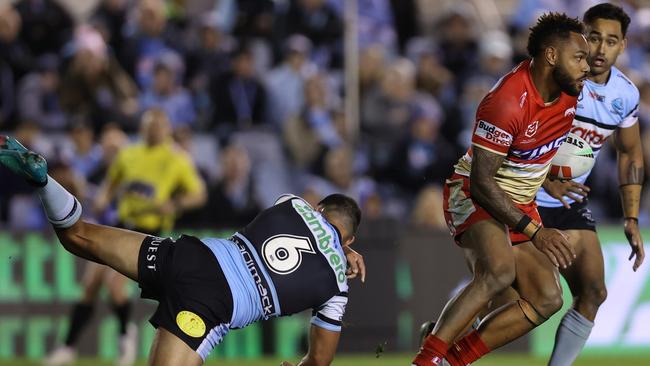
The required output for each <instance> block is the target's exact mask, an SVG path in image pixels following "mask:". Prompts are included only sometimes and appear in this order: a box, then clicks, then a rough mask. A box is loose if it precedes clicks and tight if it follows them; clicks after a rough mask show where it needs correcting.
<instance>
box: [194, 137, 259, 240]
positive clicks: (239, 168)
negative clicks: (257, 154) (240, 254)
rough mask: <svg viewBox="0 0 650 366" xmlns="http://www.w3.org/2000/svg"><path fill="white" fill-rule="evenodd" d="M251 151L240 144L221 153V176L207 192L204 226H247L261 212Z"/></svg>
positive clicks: (233, 145)
mask: <svg viewBox="0 0 650 366" xmlns="http://www.w3.org/2000/svg"><path fill="white" fill-rule="evenodd" d="M253 180H254V177H253V174H252V170H251V161H250V158H249V156H248V152H247V151H246V149H244V148H243V147H241V146H239V145H237V144H231V145H229V146H227V147H225V148H224V149H223V150H222V151H221V177H220V178H219V181H218V182H217V183H216V184H214V185H212V186H211V187H210V188H209V190H208V204H207V205H206V207H205V210H204V212H205V215H204V217H203V220H201V221H202V223H203V225H204V227H205V226H209V227H217V228H237V227H240V226H242V225H245V224H246V223H248V222H249V221H250V220H252V219H254V218H255V216H256V215H257V214H258V213H259V212H260V211H261V207H262V206H261V204H260V201H259V200H258V199H257V196H256V193H255V185H254V182H253Z"/></svg>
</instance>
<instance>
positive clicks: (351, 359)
mask: <svg viewBox="0 0 650 366" xmlns="http://www.w3.org/2000/svg"><path fill="white" fill-rule="evenodd" d="M411 357H412V355H384V356H381V357H379V358H376V357H374V356H369V355H359V356H344V357H339V358H337V359H336V360H335V361H334V363H333V365H335V366H409V365H410V361H411ZM280 363H281V360H276V359H264V360H227V361H226V360H223V361H211V362H208V363H206V365H207V366H278V365H280ZM622 363H624V364H625V366H648V365H650V358H624V359H621V358H606V357H598V358H582V359H580V360H578V361H577V362H576V363H575V364H574V366H611V365H616V364H622ZM0 364H1V365H3V366H36V365H39V363H38V362H34V361H25V360H18V361H9V360H2V359H0ZM109 365H113V363H112V362H108V361H99V360H97V359H82V360H80V361H79V362H78V363H77V364H76V366H109ZM145 365H146V363H145V362H144V361H141V362H139V363H138V364H137V366H145ZM474 365H476V366H546V360H544V359H539V358H537V359H536V358H532V357H530V356H526V355H492V356H489V357H486V358H485V359H483V360H481V361H479V362H476V363H475V364H474Z"/></svg>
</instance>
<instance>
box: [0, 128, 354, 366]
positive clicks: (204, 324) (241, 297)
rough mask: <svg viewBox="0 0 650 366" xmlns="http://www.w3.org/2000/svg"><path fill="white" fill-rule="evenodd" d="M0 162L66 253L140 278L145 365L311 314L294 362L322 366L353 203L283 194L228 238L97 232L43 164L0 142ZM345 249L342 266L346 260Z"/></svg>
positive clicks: (343, 289)
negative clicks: (29, 190) (22, 181)
mask: <svg viewBox="0 0 650 366" xmlns="http://www.w3.org/2000/svg"><path fill="white" fill-rule="evenodd" d="M0 163H1V164H3V165H5V166H6V167H8V168H9V169H10V170H12V171H13V172H14V173H16V174H18V175H20V176H22V177H24V178H26V179H27V180H28V181H29V182H31V183H32V184H34V185H35V186H37V187H39V188H38V190H37V193H38V195H39V197H40V199H41V202H42V203H43V207H44V209H45V212H46V214H47V217H48V220H49V221H50V223H51V224H52V226H53V227H54V229H55V231H56V234H57V236H58V238H59V240H60V241H61V243H62V244H63V246H64V247H65V248H66V249H67V250H68V251H70V252H72V253H73V254H75V255H77V256H80V257H83V258H85V259H88V260H91V261H94V262H97V263H100V264H106V265H108V266H110V267H112V268H114V269H115V270H117V271H118V272H120V273H122V274H124V275H125V276H127V277H129V278H131V279H133V280H134V281H137V282H138V283H139V285H140V288H141V289H142V294H141V296H142V297H143V298H150V299H154V300H157V301H158V302H159V305H158V308H157V310H156V312H155V314H154V315H153V316H152V318H151V320H150V322H151V323H152V324H153V326H154V327H156V328H157V331H156V336H155V338H154V341H153V344H152V346H151V352H150V355H149V363H150V364H152V365H159V366H166V365H170V366H171V365H187V366H193V365H201V364H202V363H203V361H204V360H205V358H206V357H207V356H208V354H209V353H210V351H211V350H212V349H213V348H214V347H215V346H216V345H217V344H219V343H220V342H221V341H222V339H223V337H224V336H225V335H226V334H227V333H228V332H229V331H230V329H236V328H243V327H245V326H247V325H249V324H251V323H253V322H256V321H258V320H260V319H268V318H270V317H275V316H283V315H290V314H294V313H297V312H300V311H303V310H306V309H313V310H314V312H313V315H314V316H313V317H312V320H311V324H312V326H311V329H310V337H309V338H310V339H309V351H308V353H307V355H306V356H305V357H304V358H303V360H302V361H301V363H300V365H329V364H330V363H331V361H332V359H333V358H334V354H335V352H336V347H337V344H338V339H339V334H340V331H341V320H342V317H343V313H344V312H345V305H346V304H347V301H348V300H347V296H348V293H347V291H348V284H347V278H346V277H347V276H346V268H347V264H348V263H350V261H349V260H351V262H352V265H354V266H355V267H357V268H358V273H359V274H360V275H361V277H362V280H363V277H364V275H365V267H364V265H363V260H362V258H361V257H360V256H359V255H358V254H356V253H355V252H354V251H351V250H350V249H349V248H347V247H348V246H349V245H350V244H352V242H353V241H354V240H355V233H356V230H357V227H358V226H359V223H360V221H361V211H360V210H359V207H358V206H357V204H356V202H355V201H354V200H353V199H351V198H349V197H347V196H344V195H341V194H333V195H330V196H327V197H325V198H324V199H323V200H322V201H321V202H320V203H319V204H318V206H317V207H316V208H312V207H311V206H310V205H309V204H308V203H307V202H306V201H304V200H303V199H301V198H300V197H297V196H293V195H284V196H281V197H280V198H279V199H278V200H277V201H276V203H275V205H274V206H272V207H270V208H268V209H266V210H264V211H263V212H261V213H260V214H259V215H258V216H257V217H256V218H255V219H254V220H253V221H252V222H251V223H249V224H248V225H247V226H246V227H245V228H243V229H242V230H241V231H239V232H237V233H235V234H234V235H233V236H232V237H231V238H229V239H217V238H204V239H198V238H195V237H192V236H186V235H183V236H181V237H180V238H178V239H176V240H174V239H171V238H160V237H156V236H148V235H145V234H142V233H138V232H135V231H129V230H124V229H117V228H112V227H108V226H102V225H95V224H91V223H88V222H85V221H83V220H81V219H80V217H81V209H82V208H81V205H80V204H79V201H77V199H76V198H75V197H74V196H73V195H71V194H70V193H69V192H67V191H66V190H65V189H64V188H63V187H62V186H61V185H60V184H59V183H57V182H56V181H55V180H54V179H52V178H51V177H49V176H48V175H47V163H46V161H45V159H43V158H42V157H41V156H39V155H37V154H36V153H33V152H31V151H29V150H27V149H26V148H24V147H23V146H22V145H21V144H20V143H18V141H16V140H15V139H13V138H11V137H7V136H0ZM346 252H347V256H348V260H346Z"/></svg>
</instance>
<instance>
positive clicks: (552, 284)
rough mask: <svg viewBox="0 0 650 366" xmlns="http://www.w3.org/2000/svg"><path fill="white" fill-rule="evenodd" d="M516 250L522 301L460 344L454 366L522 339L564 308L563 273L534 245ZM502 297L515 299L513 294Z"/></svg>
mask: <svg viewBox="0 0 650 366" xmlns="http://www.w3.org/2000/svg"><path fill="white" fill-rule="evenodd" d="M513 251H514V253H515V260H516V264H517V278H516V280H515V282H514V284H513V288H514V289H515V290H516V291H517V293H518V294H519V299H517V300H515V301H511V302H509V303H507V304H505V305H503V306H501V307H499V308H497V309H496V310H494V311H493V312H491V313H490V314H488V315H487V316H486V318H485V319H484V320H483V321H482V322H481V324H480V325H479V327H478V330H477V331H473V332H470V333H469V334H468V335H467V336H465V337H463V338H462V339H461V340H459V341H457V342H456V343H455V344H454V346H453V347H451V349H450V350H449V354H448V355H447V360H448V361H449V363H450V364H451V365H452V366H457V365H467V364H470V363H472V362H474V361H476V360H477V359H478V358H480V357H481V356H483V355H484V354H486V353H487V352H489V351H491V350H493V349H496V348H498V347H501V346H503V345H505V344H507V343H509V342H511V341H512V340H514V339H517V338H519V337H521V336H522V335H524V334H526V333H528V332H529V331H530V330H532V329H533V328H535V327H536V326H538V325H540V324H541V323H543V322H544V321H545V320H546V319H548V318H549V317H550V316H551V315H553V314H554V313H555V312H557V311H558V310H559V309H560V308H561V307H562V288H561V287H560V284H559V272H558V270H557V268H556V267H555V266H554V265H553V264H552V263H551V261H550V260H549V259H548V257H547V256H546V255H545V254H544V253H542V252H540V251H539V250H537V249H536V248H535V247H534V246H533V244H532V243H531V242H527V243H524V244H520V245H517V246H516V247H514V248H513ZM502 294H503V295H504V296H511V295H512V294H513V293H512V292H509V293H507V292H504V293H502Z"/></svg>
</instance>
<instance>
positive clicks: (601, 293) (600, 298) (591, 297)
mask: <svg viewBox="0 0 650 366" xmlns="http://www.w3.org/2000/svg"><path fill="white" fill-rule="evenodd" d="M580 297H581V301H583V302H584V301H586V302H589V303H590V304H592V305H595V306H600V305H601V304H602V303H604V302H605V300H606V299H607V288H606V287H605V284H602V283H601V284H592V285H588V286H587V287H586V288H585V289H584V291H583V293H582V294H580Z"/></svg>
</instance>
